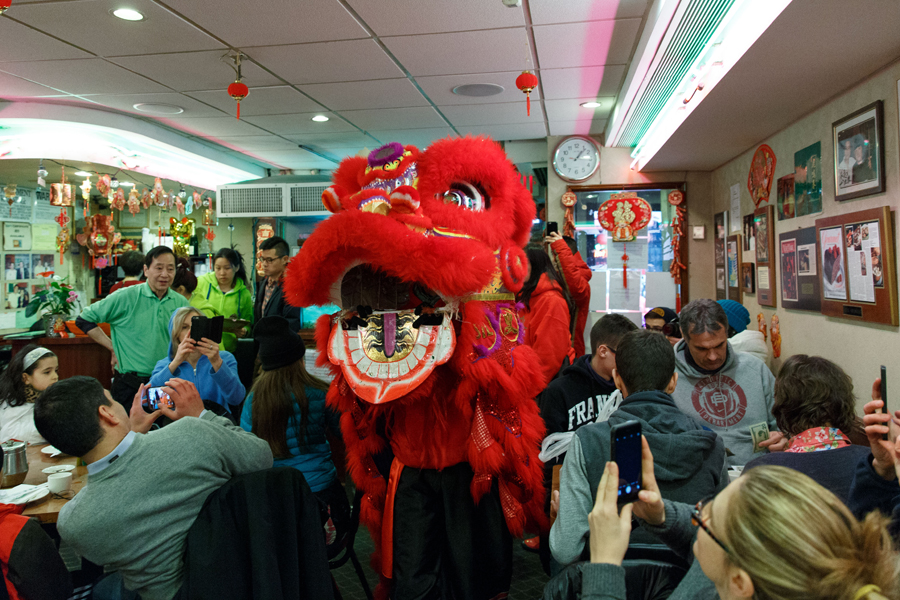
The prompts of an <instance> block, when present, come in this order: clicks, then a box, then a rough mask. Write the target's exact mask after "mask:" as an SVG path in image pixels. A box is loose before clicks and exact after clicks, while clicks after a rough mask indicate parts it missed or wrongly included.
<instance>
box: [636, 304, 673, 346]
mask: <svg viewBox="0 0 900 600" xmlns="http://www.w3.org/2000/svg"><path fill="white" fill-rule="evenodd" d="M644 329H649V330H650V331H656V332H658V333H661V334H663V335H664V336H666V338H667V339H668V340H669V343H670V344H672V345H673V346H674V345H675V344H677V343H678V342H680V341H681V328H680V327H679V326H678V313H677V312H675V311H674V310H672V309H671V308H669V307H667V306H657V307H656V308H651V309H650V310H648V311H647V314H646V315H644Z"/></svg>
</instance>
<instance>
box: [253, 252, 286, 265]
mask: <svg viewBox="0 0 900 600" xmlns="http://www.w3.org/2000/svg"><path fill="white" fill-rule="evenodd" d="M279 258H287V254H282V255H281V256H275V257H268V256H260V257H259V262H261V263H262V264H264V265H271V264H272V263H273V262H275V261H276V260H278V259H279Z"/></svg>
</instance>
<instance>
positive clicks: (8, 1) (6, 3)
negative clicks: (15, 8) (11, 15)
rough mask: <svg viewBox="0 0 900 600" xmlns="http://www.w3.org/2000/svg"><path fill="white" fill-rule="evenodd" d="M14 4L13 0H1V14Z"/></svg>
mask: <svg viewBox="0 0 900 600" xmlns="http://www.w3.org/2000/svg"><path fill="white" fill-rule="evenodd" d="M10 6H12V0H0V15H2V14H3V13H5V12H6V11H7V9H8V8H9V7H10Z"/></svg>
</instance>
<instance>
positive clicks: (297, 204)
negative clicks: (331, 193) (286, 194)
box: [291, 183, 329, 216]
mask: <svg viewBox="0 0 900 600" xmlns="http://www.w3.org/2000/svg"><path fill="white" fill-rule="evenodd" d="M326 187H328V186H327V185H324V184H318V183H313V184H307V185H303V186H291V214H293V215H320V216H326V215H328V214H329V213H328V211H327V210H325V205H324V204H322V192H324V191H325V188H326Z"/></svg>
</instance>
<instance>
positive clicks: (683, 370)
mask: <svg viewBox="0 0 900 600" xmlns="http://www.w3.org/2000/svg"><path fill="white" fill-rule="evenodd" d="M685 352H689V350H688V349H687V344H686V343H685V341H684V340H681V341H680V342H678V344H677V345H676V346H675V368H676V369H677V371H678V386H677V387H676V388H675V393H673V394H672V398H674V399H675V404H677V405H678V408H680V409H681V410H682V411H683V412H684V413H685V414H687V415H690V416H691V417H693V418H694V419H696V420H697V422H698V423H700V425H702V426H703V427H704V428H705V429H709V430H711V431H714V432H716V433H717V434H719V435H720V436H721V437H722V439H724V440H725V447H726V448H727V449H728V450H729V451H730V453H731V454H730V455H729V456H728V466H735V465H738V466H743V465H745V464H747V463H748V462H750V460H752V459H754V458H756V457H757V456H762V455H763V454H764V453H765V452H767V451H766V450H763V451H762V452H757V453H755V454H754V453H753V438H752V437H751V435H750V426H751V425H756V424H758V423H766V424H768V426H769V431H770V432H771V431H777V430H778V428H777V426H776V425H775V417H773V416H772V404H773V402H774V398H773V395H774V393H775V377H774V376H773V375H772V372H771V371H770V370H769V368H768V367H767V366H766V365H765V363H763V361H761V360H759V359H758V358H756V357H755V356H751V355H750V354H746V353H744V352H735V350H734V348H733V347H732V346H731V342H728V358H727V359H725V364H724V365H722V368H721V369H719V370H718V371H717V372H716V373H714V374H712V375H709V374H704V373H701V372H700V371H698V370H697V368H696V367H694V366H693V365H692V364H691V363H690V362H688V360H687V359H686V358H685Z"/></svg>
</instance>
